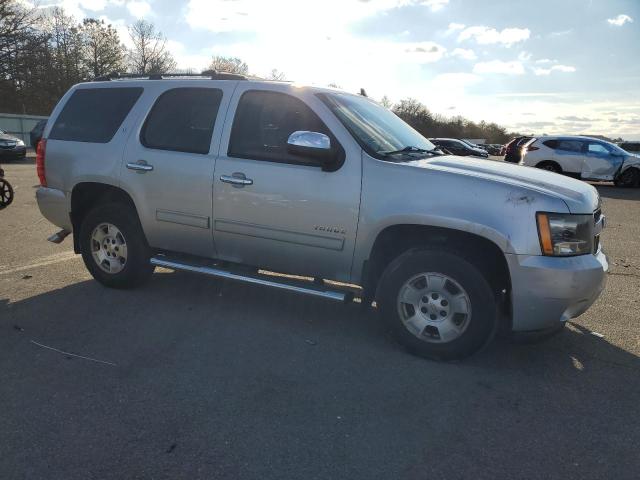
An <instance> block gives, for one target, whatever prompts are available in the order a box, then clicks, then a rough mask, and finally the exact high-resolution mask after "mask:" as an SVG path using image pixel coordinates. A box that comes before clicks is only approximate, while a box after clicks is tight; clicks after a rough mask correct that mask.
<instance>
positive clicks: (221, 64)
mask: <svg viewBox="0 0 640 480" xmlns="http://www.w3.org/2000/svg"><path fill="white" fill-rule="evenodd" d="M208 70H215V71H216V72H225V73H236V74H238V75H247V74H248V73H249V65H247V64H246V63H245V62H243V61H242V60H240V59H239V58H237V57H221V56H219V55H215V56H214V57H213V58H212V59H211V63H210V64H209V67H208Z"/></svg>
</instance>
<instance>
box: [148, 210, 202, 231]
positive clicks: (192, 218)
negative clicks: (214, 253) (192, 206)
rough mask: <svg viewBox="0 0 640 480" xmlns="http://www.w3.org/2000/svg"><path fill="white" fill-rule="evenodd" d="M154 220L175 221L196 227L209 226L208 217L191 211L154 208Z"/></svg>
mask: <svg viewBox="0 0 640 480" xmlns="http://www.w3.org/2000/svg"><path fill="white" fill-rule="evenodd" d="M156 220H158V221H159V222H169V223H177V224H179V225H188V226H190V227H197V228H204V229H208V228H209V217H205V216H202V215H194V214H192V213H183V212H174V211H171V210H160V209H158V210H156Z"/></svg>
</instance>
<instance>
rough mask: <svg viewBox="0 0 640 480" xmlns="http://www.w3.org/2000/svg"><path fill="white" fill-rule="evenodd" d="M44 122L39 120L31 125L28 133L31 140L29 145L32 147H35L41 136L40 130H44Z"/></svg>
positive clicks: (45, 122)
mask: <svg viewBox="0 0 640 480" xmlns="http://www.w3.org/2000/svg"><path fill="white" fill-rule="evenodd" d="M46 124H47V121H46V120H39V121H38V123H36V125H35V127H33V129H32V130H31V132H30V133H29V140H31V146H32V147H33V148H36V147H37V145H38V142H39V141H40V139H41V138H42V131H43V130H44V126H45V125H46Z"/></svg>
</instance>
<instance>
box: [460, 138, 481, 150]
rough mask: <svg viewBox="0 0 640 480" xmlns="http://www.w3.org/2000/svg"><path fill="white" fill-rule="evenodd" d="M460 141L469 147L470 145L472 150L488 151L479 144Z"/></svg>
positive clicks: (462, 139)
mask: <svg viewBox="0 0 640 480" xmlns="http://www.w3.org/2000/svg"><path fill="white" fill-rule="evenodd" d="M458 140H460V141H461V142H464V143H466V144H467V145H469V146H470V147H471V148H479V149H480V150H484V151H486V150H487V149H486V148H485V145H484V144H483V145H479V144H477V143H473V142H470V141H469V140H465V139H464V138H459V139H458Z"/></svg>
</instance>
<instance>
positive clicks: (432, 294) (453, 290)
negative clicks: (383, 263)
mask: <svg viewBox="0 0 640 480" xmlns="http://www.w3.org/2000/svg"><path fill="white" fill-rule="evenodd" d="M378 291H379V295H378V304H379V308H380V312H381V314H382V316H383V318H384V320H385V321H386V322H387V323H388V325H389V326H390V328H391V330H392V332H393V333H394V336H395V337H396V339H397V340H398V341H399V342H400V343H401V344H402V345H403V346H404V347H406V348H407V349H408V350H409V351H410V352H411V353H414V354H416V355H420V356H423V357H427V358H432V359H439V360H455V359H460V358H464V357H467V356H469V355H471V354H473V353H474V352H476V351H478V350H479V349H481V348H482V347H483V346H484V345H486V344H487V343H488V342H489V341H490V340H491V339H492V338H493V336H494V334H495V331H496V327H497V318H498V309H497V305H496V300H495V296H494V295H493V292H492V290H491V287H490V285H489V283H488V281H487V280H486V279H485V277H484V275H483V274H482V272H481V271H480V270H479V269H478V268H477V267H476V266H475V265H473V264H472V263H470V262H469V261H468V260H466V259H464V258H463V257H462V256H461V255H460V254H458V253H456V252H453V251H446V252H443V251H436V250H410V251H408V252H406V253H404V254H402V255H401V256H400V257H398V258H397V259H396V260H394V261H393V262H392V263H391V264H390V265H389V267H388V268H387V270H386V271H385V273H384V274H383V277H382V280H381V283H380V288H379V290H378Z"/></svg>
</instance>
